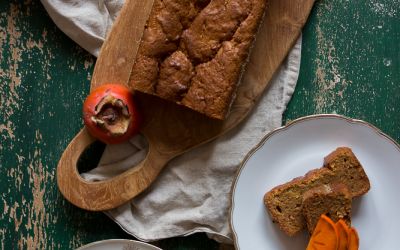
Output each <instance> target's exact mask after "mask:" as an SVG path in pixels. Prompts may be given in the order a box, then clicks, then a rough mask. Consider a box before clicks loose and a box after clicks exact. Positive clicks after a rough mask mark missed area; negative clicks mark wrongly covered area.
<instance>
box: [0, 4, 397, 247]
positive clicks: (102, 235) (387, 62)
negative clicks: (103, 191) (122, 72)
mask: <svg viewBox="0 0 400 250" xmlns="http://www.w3.org/2000/svg"><path fill="white" fill-rule="evenodd" d="M398 6H399V1H398V0H396V1H393V0H366V1H364V0H354V1H325V0H321V1H317V3H316V5H315V7H314V9H313V11H312V13H311V15H310V19H309V21H308V22H307V24H306V26H305V28H304V29H303V49H302V62H301V70H300V77H299V81H298V84H297V87H296V91H295V93H294V97H293V99H292V101H291V102H290V104H289V107H288V109H287V112H286V114H285V120H286V121H287V122H288V121H290V120H292V119H295V118H298V117H301V116H303V115H308V114H314V113H333V112H336V113H339V114H344V115H347V116H350V117H354V118H361V119H364V120H366V121H368V122H371V123H372V124H374V125H376V126H378V127H379V128H381V129H382V130H383V131H384V132H385V133H387V134H389V135H391V136H392V137H393V138H394V139H395V140H396V141H397V142H400V125H399V124H400V116H399V115H398V114H399V112H400V98H399V96H400V84H399V83H400V80H399V79H400V76H399V72H400V68H399V67H400V56H399V52H400V49H399V44H400V23H399V22H400V20H399V14H400V13H399V12H400V10H399V7H398ZM94 61H95V58H93V57H92V56H90V55H89V54H88V53H87V52H85V51H83V50H82V49H80V48H79V47H78V46H77V45H75V44H74V42H73V41H71V40H70V39H69V38H68V37H66V36H65V35H64V34H62V32H61V31H60V30H59V29H57V27H56V26H55V25H54V23H53V22H52V21H51V19H50V18H49V17H48V16H47V15H46V12H45V10H44V9H43V7H42V6H41V4H40V3H39V1H23V0H10V1H0V86H1V87H0V196H1V198H0V199H1V203H2V204H1V206H0V214H1V216H0V224H1V227H0V249H75V248H77V247H79V246H81V245H84V244H87V243H90V242H93V241H97V240H103V239H110V238H133V237H132V236H130V235H128V234H126V233H125V232H124V231H123V230H122V229H121V228H120V227H119V226H118V225H117V224H116V223H114V222H113V221H111V220H110V219H109V218H108V217H107V216H106V215H104V214H103V213H96V212H87V211H84V210H81V209H79V208H77V207H75V206H72V205H71V204H70V203H69V202H67V201H66V200H64V198H63V197H62V195H61V194H60V193H59V191H58V188H57V185H56V179H55V175H56V165H57V162H58V160H59V158H60V156H61V153H62V152H63V150H64V149H65V147H66V146H67V145H68V143H69V141H70V140H71V139H72V138H73V137H74V136H75V134H76V133H77V132H78V131H79V130H80V129H81V127H82V122H81V121H80V116H81V108H82V107H81V104H82V102H83V100H84V98H85V96H86V95H87V94H88V92H89V84H90V79H91V75H92V72H93V66H94V65H93V64H94ZM335 76H340V82H339V83H336V84H333V83H334V82H337V81H338V78H337V77H335ZM342 80H343V81H342ZM100 153H101V152H100V151H98V150H96V152H95V151H93V152H91V155H88V156H87V158H90V159H93V158H95V156H98V154H100ZM84 164H86V165H89V166H92V167H94V166H95V164H96V162H91V161H88V162H84ZM154 244H157V245H158V246H160V247H161V248H163V249H170V250H189V249H190V250H204V249H207V250H217V249H219V248H218V247H219V244H218V243H216V242H215V241H213V240H209V239H208V238H207V236H206V235H205V234H195V235H191V236H187V237H177V238H172V239H166V240H162V241H159V242H156V243H154ZM221 249H222V248H221ZM228 249H229V248H228Z"/></svg>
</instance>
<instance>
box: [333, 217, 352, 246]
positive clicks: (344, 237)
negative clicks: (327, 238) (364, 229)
mask: <svg viewBox="0 0 400 250" xmlns="http://www.w3.org/2000/svg"><path fill="white" fill-rule="evenodd" d="M335 226H336V228H337V231H338V235H339V243H338V248H337V250H347V247H348V238H349V233H350V231H349V227H348V226H347V224H346V222H344V220H342V219H340V220H338V221H337V222H336V224H335Z"/></svg>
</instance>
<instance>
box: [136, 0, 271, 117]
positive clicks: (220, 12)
mask: <svg viewBox="0 0 400 250" xmlns="http://www.w3.org/2000/svg"><path fill="white" fill-rule="evenodd" d="M266 2H267V0H156V1H155V3H154V6H153V9H152V11H151V14H150V17H149V20H148V22H147V25H146V28H145V30H144V34H143V37H142V41H141V44H140V47H139V51H138V54H137V57H136V61H135V64H134V66H133V70H132V75H131V79H130V85H131V86H132V87H133V89H135V90H138V91H141V92H144V93H148V94H153V95H157V96H159V97H161V98H164V99H167V100H170V101H173V102H175V103H178V104H181V105H184V106H186V107H189V108H191V109H193V110H196V111H198V112H200V113H203V114H205V115H207V116H209V117H212V118H216V119H224V118H225V116H226V115H227V112H228V110H229V108H230V105H231V103H232V102H233V100H234V94H235V91H236V87H237V84H238V82H239V80H240V77H241V73H242V71H243V67H244V64H245V62H246V59H247V57H248V53H249V49H250V46H251V44H252V42H253V40H254V37H255V34H256V32H257V29H258V26H259V23H260V21H261V19H262V16H263V13H264V9H265V6H266Z"/></svg>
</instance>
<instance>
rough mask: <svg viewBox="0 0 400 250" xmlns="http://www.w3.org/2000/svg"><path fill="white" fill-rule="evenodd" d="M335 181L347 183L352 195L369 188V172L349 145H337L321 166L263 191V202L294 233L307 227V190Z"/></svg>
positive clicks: (362, 192)
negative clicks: (305, 211) (304, 204)
mask: <svg viewBox="0 0 400 250" xmlns="http://www.w3.org/2000/svg"><path fill="white" fill-rule="evenodd" d="M335 182H341V183H343V184H344V185H346V186H347V188H348V189H349V191H350V194H351V197H356V196H360V195H363V194H365V193H367V192H368V190H369V189H370V182H369V179H368V176H367V175H366V173H365V171H364V168H363V167H362V166H361V164H360V162H359V161H358V159H357V158H356V156H355V155H354V154H353V152H352V150H351V149H350V148H347V147H339V148H337V149H336V150H335V151H333V152H332V153H330V154H329V155H328V156H326V157H325V159H324V166H323V167H322V168H318V169H314V170H311V171H310V172H308V173H306V175H305V176H302V177H297V178H295V179H293V180H292V181H289V182H287V183H285V184H282V185H279V186H277V187H274V188H273V189H271V190H270V191H268V192H267V193H266V194H265V195H264V204H265V206H266V208H267V210H268V212H269V214H270V215H271V218H272V220H273V222H275V223H277V224H278V225H279V227H280V228H281V229H282V231H284V232H285V233H286V234H288V235H289V236H293V235H295V234H297V233H298V232H300V231H301V230H302V229H303V228H306V221H305V219H304V216H303V195H304V193H305V192H307V191H308V190H310V189H312V188H315V187H318V186H321V185H325V184H330V183H335Z"/></svg>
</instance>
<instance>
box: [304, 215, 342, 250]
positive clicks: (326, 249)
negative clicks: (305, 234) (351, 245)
mask: <svg viewBox="0 0 400 250" xmlns="http://www.w3.org/2000/svg"><path fill="white" fill-rule="evenodd" d="M338 242H339V235H338V231H337V228H336V227H335V223H334V222H333V221H332V220H331V219H330V218H329V217H328V216H326V215H321V218H320V219H319V221H318V223H317V226H316V227H315V229H314V232H313V234H312V235H311V239H310V242H309V243H308V246H307V250H337V249H338Z"/></svg>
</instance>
